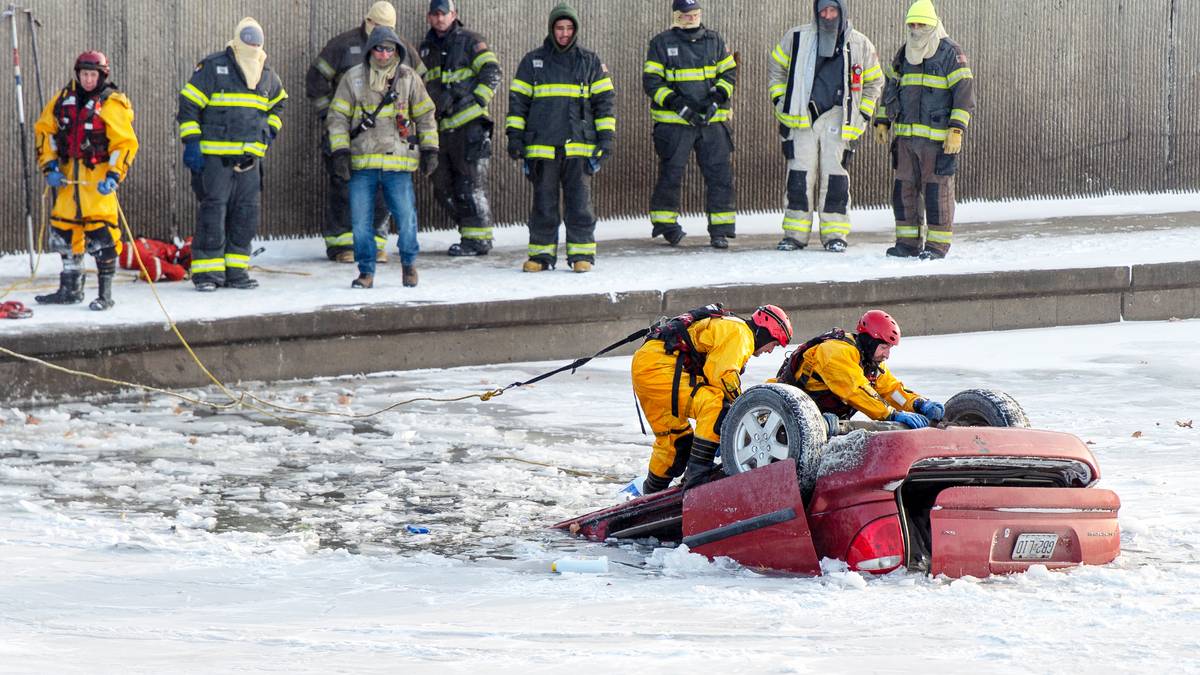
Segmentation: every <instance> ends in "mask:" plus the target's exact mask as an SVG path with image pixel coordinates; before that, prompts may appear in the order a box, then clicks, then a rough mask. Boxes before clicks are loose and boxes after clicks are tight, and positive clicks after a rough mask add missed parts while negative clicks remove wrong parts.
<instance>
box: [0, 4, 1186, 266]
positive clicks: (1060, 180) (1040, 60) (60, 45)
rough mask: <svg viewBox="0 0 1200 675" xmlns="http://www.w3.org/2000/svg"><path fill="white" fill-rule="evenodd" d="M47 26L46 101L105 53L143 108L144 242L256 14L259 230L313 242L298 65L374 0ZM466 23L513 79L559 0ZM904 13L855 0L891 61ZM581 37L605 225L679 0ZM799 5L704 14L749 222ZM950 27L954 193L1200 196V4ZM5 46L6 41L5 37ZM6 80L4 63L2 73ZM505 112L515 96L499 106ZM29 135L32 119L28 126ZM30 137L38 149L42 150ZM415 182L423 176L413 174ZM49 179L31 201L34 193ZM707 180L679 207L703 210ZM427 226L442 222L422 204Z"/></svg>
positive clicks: (410, 7) (112, 11) (59, 10)
mask: <svg viewBox="0 0 1200 675" xmlns="http://www.w3.org/2000/svg"><path fill="white" fill-rule="evenodd" d="M27 4H28V5H30V6H31V7H32V8H33V9H34V10H35V12H36V14H37V16H38V17H40V19H41V20H42V22H43V27H42V31H41V33H40V35H39V42H40V45H39V46H40V48H41V49H40V51H41V54H40V56H41V59H40V60H41V70H42V78H43V80H44V89H45V95H46V96H47V97H48V98H49V97H51V96H52V95H53V93H54V91H56V90H57V88H58V87H61V86H62V85H63V84H65V83H66V82H67V80H68V78H69V77H70V76H71V72H70V69H71V64H72V63H73V60H74V57H75V55H76V54H78V53H79V52H80V51H81V50H83V49H85V48H88V49H90V48H98V49H101V50H103V51H105V52H106V53H107V54H108V55H109V56H110V57H111V59H112V61H113V64H114V74H113V79H114V81H116V82H118V83H119V84H120V85H121V86H122V87H123V88H124V89H125V90H126V91H127V92H128V93H129V94H130V96H131V97H132V99H133V101H134V105H135V109H136V111H137V121H136V127H137V130H138V132H139V135H140V137H141V140H142V143H143V150H142V154H141V157H140V159H139V160H138V162H137V165H136V166H135V167H134V171H133V175H132V178H131V180H130V181H129V183H128V184H127V185H126V186H125V187H123V188H122V193H121V194H122V198H123V200H124V204H125V210H126V212H127V213H128V214H129V217H130V218H131V219H132V220H133V221H134V223H133V224H134V228H135V229H136V230H137V232H138V234H139V235H149V236H155V237H160V238H161V237H169V236H170V235H171V234H174V233H178V234H181V235H185V236H186V235H187V234H189V233H190V231H191V228H192V221H193V211H194V199H193V197H192V195H191V193H190V190H189V189H188V181H187V175H186V171H185V169H184V167H183V165H182V163H181V161H180V159H179V156H180V146H179V143H178V141H177V139H176V127H175V123H174V114H175V108H176V93H177V92H178V90H179V88H180V87H181V86H182V84H183V83H184V82H185V81H186V79H187V77H188V75H189V74H190V73H191V70H192V68H193V66H194V64H195V63H196V62H197V61H198V60H199V59H201V58H202V57H203V56H204V55H205V54H207V53H209V52H212V51H215V50H217V49H219V48H221V47H222V46H223V45H224V43H225V42H226V41H227V40H228V39H229V38H230V37H231V35H230V34H231V33H232V31H233V27H234V25H235V24H236V23H237V21H238V20H239V19H240V18H241V17H243V16H246V15H251V16H254V17H256V18H257V19H259V21H261V22H262V24H263V25H264V27H265V30H266V35H267V45H266V47H267V50H268V52H269V54H270V59H271V63H272V65H273V66H274V67H275V68H276V69H277V70H278V71H279V72H280V74H281V76H282V77H283V81H284V84H285V86H286V88H287V90H288V91H289V92H290V93H291V95H292V101H291V107H290V108H289V109H288V110H287V111H286V113H285V115H284V121H285V128H284V130H283V132H282V135H281V137H280V139H279V141H278V142H277V143H276V144H275V146H274V147H273V148H272V151H271V157H270V159H269V161H268V163H267V179H266V196H265V200H264V221H263V228H262V233H263V235H264V236H271V237H294V236H305V235H313V234H316V233H317V232H318V231H319V229H320V225H321V220H322V215H321V214H322V213H323V206H322V204H323V201H322V194H323V189H324V188H323V179H322V173H321V168H320V165H319V161H318V159H317V157H318V152H317V150H316V147H315V146H316V143H317V139H318V135H319V132H318V128H317V124H316V121H315V118H314V115H313V111H312V108H311V107H310V106H309V105H308V103H307V101H306V100H305V98H304V87H303V78H304V73H305V70H306V69H307V67H308V65H309V64H310V63H311V61H312V60H313V59H314V58H315V56H316V54H317V53H318V51H319V50H320V48H321V46H322V45H323V44H324V42H325V41H326V40H327V39H328V38H329V37H331V36H332V35H334V34H336V33H338V32H340V31H342V30H345V29H346V28H348V27H350V26H351V25H353V24H355V23H356V22H357V21H359V20H360V17H361V16H362V15H363V14H365V12H366V8H367V7H368V6H369V4H370V2H369V0H353V1H346V0H336V1H335V0H326V1H323V2H315V1H312V0H27ZM395 4H397V5H398V7H399V8H400V11H401V19H400V25H399V29H400V32H401V33H402V34H403V35H405V36H406V37H407V38H409V39H411V40H419V38H420V36H421V35H422V34H423V33H424V30H425V28H424V23H423V22H424V17H423V12H424V8H425V7H426V4H425V2H424V0H396V3H395ZM460 4H461V6H462V14H463V18H464V19H465V20H466V21H467V23H468V25H469V26H470V27H472V28H474V29H477V30H480V31H481V32H482V33H483V34H484V35H485V37H486V38H487V39H488V40H489V41H490V43H491V45H492V46H493V48H494V49H495V51H496V52H497V54H498V55H499V56H500V59H501V61H502V64H503V67H504V71H505V82H506V84H507V81H508V79H509V78H511V76H512V74H513V72H514V70H515V69H516V65H517V62H518V61H519V60H520V58H521V56H522V55H523V54H524V53H525V52H527V51H528V50H530V49H532V48H533V47H535V46H537V44H538V43H540V41H541V39H542V37H543V26H544V17H545V16H546V15H547V13H548V11H549V9H550V8H551V6H552V5H553V4H554V1H553V0H462V2H461V3H460ZM908 4H909V3H908V0H883V1H878V2H869V3H868V2H853V3H852V16H853V19H854V22H855V24H856V26H857V27H858V28H859V29H860V30H862V31H864V32H865V33H866V34H867V35H868V36H869V37H871V38H872V39H873V40H874V42H875V44H876V46H877V47H878V48H879V51H880V53H881V55H882V56H883V57H884V58H885V59H886V58H889V57H890V56H891V55H892V54H894V53H895V51H896V49H897V47H898V46H899V45H900V43H901V39H902V29H901V22H902V21H903V17H904V13H905V10H906V8H907V6H908ZM576 6H577V7H578V8H579V10H580V13H581V15H582V21H583V31H582V38H581V39H582V42H583V44H584V45H586V46H588V47H591V48H593V49H595V50H597V51H598V52H600V54H601V56H602V57H603V58H604V59H605V60H606V61H607V63H608V65H609V67H610V69H611V70H612V72H613V79H614V80H615V83H616V87H617V92H618V113H617V114H618V117H619V130H618V134H619V141H618V148H617V153H616V156H615V158H614V159H613V161H612V162H611V163H610V164H609V166H608V167H607V168H606V170H605V171H604V172H603V173H602V174H601V175H600V176H599V178H598V179H597V181H596V184H595V188H596V190H595V201H596V205H597V210H598V212H599V214H600V215H601V216H602V217H612V216H621V215H626V216H640V215H642V214H643V213H644V211H645V209H646V206H647V203H648V200H649V191H650V189H651V187H652V185H653V181H654V176H655V171H656V169H655V161H654V154H653V149H652V145H651V141H650V122H649V119H648V112H647V99H646V97H645V96H644V94H643V93H642V92H641V84H640V80H641V70H642V61H643V59H644V56H645V45H646V42H647V41H648V40H649V38H650V37H651V36H653V35H654V34H655V33H657V32H658V31H660V30H662V29H663V28H664V27H666V25H667V24H668V21H669V11H668V10H669V3H668V2H667V0H576ZM810 7H811V5H810V4H809V3H808V2H806V1H799V2H784V3H774V4H763V3H758V2H749V1H748V0H714V1H712V2H709V3H706V7H705V12H706V22H707V23H708V24H709V25H711V26H713V27H714V28H716V29H718V30H720V31H722V33H724V35H725V36H726V39H727V41H728V43H729V45H730V46H731V48H732V49H734V50H736V51H738V52H739V54H740V62H741V65H742V68H741V71H740V84H739V90H738V93H737V97H736V101H735V108H736V118H735V121H734V122H733V125H732V126H733V130H734V135H735V142H736V144H737V148H738V150H737V155H736V159H735V162H736V166H735V172H736V178H737V187H738V202H739V207H740V209H741V210H742V211H771V210H776V209H781V208H782V201H783V197H782V189H783V178H782V173H781V172H782V167H783V162H782V159H781V156H780V153H779V148H778V143H777V137H776V134H775V127H776V125H775V123H774V121H773V119H772V117H771V113H770V109H769V105H768V102H767V101H768V97H767V94H766V66H767V59H768V58H769V53H770V51H771V49H772V46H773V44H774V42H775V41H776V40H778V38H779V36H780V35H781V34H782V33H783V31H784V30H785V29H786V28H788V27H789V26H791V25H793V24H796V23H799V22H804V21H807V20H808V18H809V16H810ZM938 8H939V11H940V12H941V14H942V16H943V18H944V19H945V21H946V24H947V25H948V27H949V30H950V33H951V35H952V36H954V37H955V38H956V39H957V40H958V41H959V42H960V43H961V44H962V45H964V47H965V48H966V50H967V52H968V54H970V55H971V58H972V64H971V65H972V68H973V69H974V71H975V74H976V77H977V78H978V91H979V115H978V117H977V119H976V122H975V124H974V125H973V126H972V130H971V132H970V134H969V135H968V138H967V148H966V151H965V154H964V158H963V162H962V167H963V170H962V178H961V181H960V192H961V197H962V198H965V199H1017V198H1025V197H1030V196H1036V195H1053V196H1065V195H1096V194H1102V193H1106V192H1110V191H1118V192H1130V191H1153V192H1159V191H1169V190H1183V189H1195V186H1196V185H1197V183H1198V182H1200V180H1198V179H1200V163H1198V162H1197V158H1198V157H1200V152H1198V150H1200V134H1196V133H1194V131H1193V128H1194V124H1193V122H1192V120H1191V117H1192V116H1191V115H1189V114H1187V113H1190V112H1191V111H1193V110H1195V109H1196V108H1197V103H1200V100H1198V99H1200V87H1197V84H1198V82H1197V78H1198V77H1200V74H1198V73H1200V71H1198V69H1196V68H1195V67H1194V64H1195V63H1197V62H1198V61H1200V3H1196V2H1179V1H1178V0H1138V1H1137V2H1128V1H1127V0H1093V1H1090V2H1081V1H1075V2H1037V3H1035V2H1013V1H1012V0H940V1H939V2H938ZM0 28H2V29H3V32H4V36H5V37H4V38H3V39H2V40H0V43H3V44H4V45H5V46H7V42H8V39H9V38H8V37H7V36H8V35H9V28H8V23H7V22H5V23H4V24H3V25H0ZM28 37H29V35H28V32H27V30H25V26H24V23H23V22H22V31H21V39H22V45H23V47H24V48H23V51H22V55H23V57H24V60H25V68H26V77H27V85H28V86H27V88H26V97H25V98H26V105H27V107H28V108H29V109H30V110H31V111H33V114H32V115H31V117H36V111H37V109H38V108H39V106H38V97H37V95H36V94H35V93H34V89H35V85H36V81H35V78H34V75H33V68H32V66H33V64H32V53H31V51H30V50H29V49H28V46H29V40H28ZM5 72H7V70H6V71H5ZM6 82H11V80H6V79H0V130H2V131H0V133H6V134H9V136H8V138H9V139H10V142H9V143H7V144H5V145H4V146H3V147H2V148H0V181H2V183H0V184H3V185H4V186H5V189H4V190H3V191H0V214H2V217H0V251H14V250H18V249H21V248H23V247H24V246H25V228H24V225H23V219H22V215H21V213H22V191H21V188H20V172H19V169H18V167H19V165H20V162H19V156H20V155H19V152H18V150H19V145H18V144H17V143H16V141H17V140H18V135H17V131H16V121H15V117H16V114H15V113H16V111H15V99H14V94H13V89H12V87H11V85H9V84H6ZM506 110H507V90H504V91H502V92H501V94H500V95H499V96H498V97H497V100H496V102H495V103H494V104H493V113H494V117H495V118H496V119H500V120H502V119H503V117H504V114H505V112H506ZM30 127H31V128H32V119H31V120H30ZM31 133H32V132H30V135H29V137H27V138H26V139H24V140H26V141H27V142H28V141H29V140H30V137H31ZM500 150H501V151H500V152H499V153H498V155H499V156H498V158H497V159H496V160H495V161H494V162H493V176H492V189H493V204H494V206H495V211H496V216H497V220H498V221H499V222H509V223H521V222H524V219H525V216H526V214H527V212H528V205H529V199H530V197H529V189H528V186H527V184H526V181H525V180H524V179H523V178H522V177H521V176H520V173H519V172H518V171H517V167H516V165H515V164H514V163H512V162H510V161H509V160H508V159H507V158H506V157H504V155H503V150H502V146H501V149H500ZM854 161H855V166H854V172H853V173H854V176H853V188H854V191H855V195H856V201H857V203H859V204H863V205H871V204H882V203H886V202H887V200H888V196H889V194H890V175H889V168H888V167H889V164H888V160H887V157H886V154H885V152H884V151H883V149H882V148H879V147H878V146H875V145H873V144H872V143H871V141H870V140H869V139H866V140H865V142H863V143H862V144H860V147H859V152H858V155H857V157H856V158H855V160H854ZM419 182H422V183H423V181H419ZM40 185H41V184H40V183H39V184H38V188H37V189H38V191H39V192H40V190H41V187H40ZM698 188H699V184H698V178H697V174H696V172H695V170H694V169H693V170H692V171H691V172H690V173H689V177H688V182H687V192H686V194H687V198H686V200H685V209H686V210H689V211H693V212H695V211H699V210H701V208H702V206H703V203H702V200H701V199H700V196H699V189H698ZM420 208H421V215H422V217H421V223H422V227H427V228H428V227H442V226H444V225H445V220H444V218H443V216H442V214H441V213H439V212H438V210H437V209H435V208H434V207H433V205H432V204H431V202H430V199H429V195H428V190H427V189H422V190H421V192H420Z"/></svg>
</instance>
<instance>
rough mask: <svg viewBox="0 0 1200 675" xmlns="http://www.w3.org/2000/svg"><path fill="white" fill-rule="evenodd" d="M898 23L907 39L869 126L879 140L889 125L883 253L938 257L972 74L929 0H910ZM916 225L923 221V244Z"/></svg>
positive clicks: (970, 104)
mask: <svg viewBox="0 0 1200 675" xmlns="http://www.w3.org/2000/svg"><path fill="white" fill-rule="evenodd" d="M905 22H906V23H907V24H908V40H907V41H906V42H905V43H904V46H903V47H901V48H900V51H898V52H897V53H896V57H895V58H894V59H893V60H892V63H891V66H890V68H889V69H888V73H887V88H886V89H885V91H884V93H883V105H881V106H880V107H879V113H878V118H877V119H876V126H875V139H876V141H878V142H879V143H880V144H881V145H886V144H887V143H888V127H889V126H890V127H891V128H892V130H894V131H895V132H896V139H895V141H894V142H893V143H892V166H893V167H894V168H895V172H896V181H895V187H894V188H893V190H892V210H893V211H895V215H896V245H895V246H893V247H891V248H889V249H888V250H887V254H888V255H889V256H894V257H897V258H911V257H914V256H917V257H920V258H921V259H922V260H940V259H941V258H945V257H946V254H947V253H949V252H950V243H951V241H952V239H953V236H954V206H955V195H954V175H955V174H956V173H957V172H958V154H959V153H960V152H961V151H962V142H963V135H964V134H965V133H966V130H967V127H968V126H969V125H970V124H971V117H972V116H973V115H974V114H975V76H974V74H973V73H972V72H971V67H970V64H969V63H968V61H967V54H966V52H964V51H963V49H962V47H960V46H958V43H956V42H955V41H953V40H951V39H950V38H949V36H948V35H947V33H946V27H945V26H944V25H943V24H942V22H941V20H940V19H939V18H938V15H937V12H936V11H935V10H934V7H933V2H931V1H930V0H918V1H917V2H915V3H913V5H912V7H911V8H910V9H909V11H908V17H907V18H906V19H905ZM922 196H924V200H923V202H922ZM922 221H924V222H922ZM922 225H927V226H928V227H927V230H928V231H927V233H926V236H925V241H924V246H922V242H921V226H922Z"/></svg>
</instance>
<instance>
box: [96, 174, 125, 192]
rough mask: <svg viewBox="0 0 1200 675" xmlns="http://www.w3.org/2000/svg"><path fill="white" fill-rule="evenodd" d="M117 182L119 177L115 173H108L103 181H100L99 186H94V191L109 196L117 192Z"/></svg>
mask: <svg viewBox="0 0 1200 675" xmlns="http://www.w3.org/2000/svg"><path fill="white" fill-rule="evenodd" d="M119 180H120V177H119V176H117V174H116V173H114V172H112V171H109V172H108V175H106V176H105V177H104V180H102V181H100V184H99V185H97V186H96V191H97V192H99V193H100V194H102V195H111V194H112V193H114V192H116V191H117V183H118V182H119Z"/></svg>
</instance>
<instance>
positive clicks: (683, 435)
mask: <svg viewBox="0 0 1200 675" xmlns="http://www.w3.org/2000/svg"><path fill="white" fill-rule="evenodd" d="M791 339H792V323H791V321H790V320H789V319H788V316H787V313H786V312H784V311H783V310H782V309H780V308H779V307H776V306H775V305H764V306H762V307H759V308H758V309H756V310H755V311H754V314H753V315H751V317H750V319H749V320H743V319H740V318H738V317H736V316H733V315H732V314H730V313H729V312H727V311H725V310H724V309H722V308H721V306H720V305H707V306H705V307H701V308H698V309H695V310H692V311H690V312H688V313H687V314H684V315H681V316H678V317H676V318H674V319H671V320H668V321H665V322H660V323H659V324H657V325H655V326H654V328H652V329H651V331H650V334H649V335H648V336H647V337H646V342H645V344H643V345H642V346H641V348H639V349H638V350H637V352H636V353H635V354H634V355H633V366H632V376H633V391H634V394H635V395H636V396H637V399H638V402H639V403H640V404H641V406H642V412H644V413H645V415H646V421H647V422H648V423H649V424H650V428H651V429H653V431H654V450H653V452H652V454H651V456H650V472H649V473H648V474H647V477H646V480H645V481H644V483H643V484H642V493H643V494H650V493H652V492H659V491H662V490H665V489H666V488H667V486H668V485H670V483H671V479H672V478H676V477H678V476H680V475H684V482H685V483H686V482H687V481H688V480H691V479H694V478H696V477H697V476H699V475H701V474H704V473H706V472H707V471H708V470H709V469H710V468H712V466H713V459H714V457H715V456H716V453H717V449H718V448H719V447H720V442H721V422H722V421H724V415H725V411H726V410H727V409H728V407H729V405H730V404H732V403H733V400H734V399H736V398H737V397H738V396H740V395H741V393H742V380H741V373H742V371H743V370H744V369H745V368H746V362H747V361H749V360H750V357H751V356H759V355H762V354H769V353H771V351H772V350H774V349H775V347H777V346H784V347H786V346H787V344H788V342H789V341H790V340H791ZM689 420H696V426H695V429H693V428H692V424H691V422H690V421H689Z"/></svg>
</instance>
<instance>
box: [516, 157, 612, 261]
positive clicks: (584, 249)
mask: <svg viewBox="0 0 1200 675" xmlns="http://www.w3.org/2000/svg"><path fill="white" fill-rule="evenodd" d="M561 152H562V149H561V148H560V149H559V153H561ZM527 161H528V166H529V180H531V181H533V210H532V211H531V212H530V214H529V257H530V259H532V260H537V261H539V262H542V263H546V264H548V265H553V264H554V262H555V260H557V259H558V226H559V225H560V224H562V223H563V221H564V220H565V221H566V225H567V262H569V263H573V262H576V261H579V260H586V261H587V262H595V261H596V215H595V214H594V213H592V190H591V183H592V177H591V174H590V169H589V168H588V160H587V159H585V158H582V157H570V158H564V157H558V158H557V159H552V160H549V159H535V160H527ZM560 189H561V191H562V193H561V194H562V208H561V210H560V206H559V190H560ZM564 216H565V218H564Z"/></svg>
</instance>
